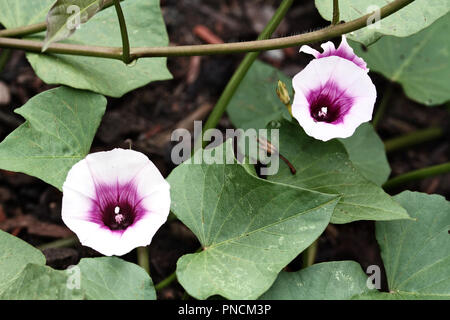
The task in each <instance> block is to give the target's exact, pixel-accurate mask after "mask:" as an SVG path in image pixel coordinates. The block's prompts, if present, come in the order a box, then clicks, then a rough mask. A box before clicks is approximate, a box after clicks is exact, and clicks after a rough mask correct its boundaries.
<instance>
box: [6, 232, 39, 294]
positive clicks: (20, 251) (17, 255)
mask: <svg viewBox="0 0 450 320" xmlns="http://www.w3.org/2000/svg"><path fill="white" fill-rule="evenodd" d="M28 263H36V264H41V265H44V264H45V257H44V255H43V254H42V253H41V252H40V251H39V250H36V249H35V248H33V247H32V246H30V245H29V244H27V243H26V242H24V241H21V240H19V239H18V238H17V237H14V236H12V235H10V234H9V233H6V232H3V231H1V230H0V292H1V291H2V288H4V287H7V286H9V285H10V281H12V279H14V278H15V277H16V276H17V275H18V274H19V273H20V272H22V270H23V269H24V268H25V267H26V265H27V264H28Z"/></svg>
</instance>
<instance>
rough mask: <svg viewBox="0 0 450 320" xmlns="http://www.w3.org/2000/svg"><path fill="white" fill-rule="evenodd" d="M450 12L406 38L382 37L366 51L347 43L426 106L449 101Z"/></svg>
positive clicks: (371, 64) (371, 65)
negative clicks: (449, 37)
mask: <svg viewBox="0 0 450 320" xmlns="http://www.w3.org/2000/svg"><path fill="white" fill-rule="evenodd" d="M449 32H450V14H447V15H446V16H444V17H442V18H440V19H439V20H438V21H436V22H435V23H433V24H432V25H431V26H430V27H428V28H427V29H425V30H423V31H421V32H419V33H417V34H415V35H412V36H410V37H407V38H396V37H383V38H382V39H380V40H379V41H377V42H376V43H375V44H373V45H371V46H370V47H369V48H368V49H367V51H364V50H362V49H361V47H360V46H359V45H358V44H357V43H355V42H350V44H351V46H352V47H353V48H354V49H355V53H356V54H357V55H359V56H360V57H361V58H363V59H364V60H365V61H366V62H367V64H368V66H369V67H370V69H371V70H372V71H376V72H379V73H381V74H382V75H384V76H385V77H386V78H388V79H389V80H391V81H394V82H398V83H400V84H401V85H402V86H403V89H404V91H405V94H406V95H407V96H408V97H409V98H411V99H413V100H415V101H417V102H420V103H423V104H425V105H429V106H431V105H438V104H442V103H444V102H446V101H448V100H450V58H449V54H450V42H449V41H448V34H449Z"/></svg>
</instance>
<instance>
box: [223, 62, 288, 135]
mask: <svg viewBox="0 0 450 320" xmlns="http://www.w3.org/2000/svg"><path fill="white" fill-rule="evenodd" d="M278 80H281V81H283V82H284V83H285V84H286V86H287V88H288V90H289V92H290V93H292V84H291V83H292V81H291V79H289V78H288V77H287V76H286V75H285V74H284V73H282V72H281V71H279V70H278V69H276V68H274V67H272V66H270V65H268V64H266V63H264V62H261V61H255V62H254V63H253V65H252V66H251V67H250V69H249V70H248V72H247V74H246V75H245V77H244V79H242V82H241V84H240V85H239V87H238V89H237V91H236V93H235V94H234V95H233V98H232V99H231V101H230V103H229V104H228V107H227V112H228V116H229V117H230V120H231V122H232V123H233V124H234V125H235V126H236V127H237V128H242V129H249V128H254V129H262V128H265V127H266V125H267V123H269V122H270V121H272V120H277V119H280V118H282V117H285V118H287V119H290V117H291V116H290V115H289V112H288V110H287V108H286V107H285V106H284V105H283V104H282V103H281V101H280V99H279V98H278V96H277V94H276V88H277V82H278Z"/></svg>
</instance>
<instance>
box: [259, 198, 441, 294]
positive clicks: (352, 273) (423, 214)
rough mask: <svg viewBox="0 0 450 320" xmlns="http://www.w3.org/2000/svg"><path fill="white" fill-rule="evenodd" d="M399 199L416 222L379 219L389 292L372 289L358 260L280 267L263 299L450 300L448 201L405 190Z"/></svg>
mask: <svg viewBox="0 0 450 320" xmlns="http://www.w3.org/2000/svg"><path fill="white" fill-rule="evenodd" d="M395 199H396V200H397V201H399V202H400V203H401V204H402V205H403V206H404V207H405V208H406V209H407V210H408V213H409V214H410V215H411V216H412V217H414V218H416V220H415V221H390V222H377V223H376V236H377V240H378V243H379V245H380V248H381V256H382V258H383V262H384V268H385V270H386V274H387V279H388V284H389V293H387V292H380V291H378V290H374V289H368V287H367V285H366V283H367V277H366V276H365V275H364V272H362V270H361V268H360V267H359V265H358V264H357V263H356V262H327V263H320V264H317V265H313V266H311V267H309V268H306V269H304V270H301V271H299V272H294V273H287V272H282V273H281V274H280V275H279V276H278V279H277V280H276V282H275V283H274V285H273V286H272V287H271V288H270V289H269V290H268V291H267V292H266V293H265V294H264V295H263V296H262V297H261V298H262V299H274V300H275V299H369V300H374V299H377V300H386V299H388V300H398V299H400V300H411V299H450V263H449V262H450V237H449V235H448V232H449V230H450V202H449V201H446V200H445V198H444V197H442V196H438V195H427V194H423V193H418V192H410V191H405V192H403V193H401V194H399V195H397V196H395Z"/></svg>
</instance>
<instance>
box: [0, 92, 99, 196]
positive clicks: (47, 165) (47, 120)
mask: <svg viewBox="0 0 450 320" xmlns="http://www.w3.org/2000/svg"><path fill="white" fill-rule="evenodd" d="M105 107H106V99H105V97H103V96H101V95H99V94H96V93H92V92H88V91H80V90H76V89H71V88H67V87H59V88H56V89H52V90H48V91H45V92H43V93H40V94H38V95H37V96H34V97H33V98H31V99H30V100H29V101H28V102H27V103H26V104H25V105H24V106H22V107H21V108H19V109H16V110H15V112H16V113H18V114H20V115H21V116H23V117H24V118H25V119H26V120H27V121H26V122H25V123H24V124H22V125H21V126H19V127H18V128H17V129H16V130H14V131H13V132H12V133H11V134H10V135H8V136H7V137H6V138H5V140H3V142H2V143H0V168H2V169H5V170H11V171H19V172H23V173H26V174H29V175H32V176H35V177H38V178H40V179H42V180H44V181H45V182H47V183H50V184H52V185H54V186H55V187H57V188H59V189H61V188H62V184H63V183H64V180H65V179H66V175H67V172H68V171H69V170H70V168H71V167H72V166H73V165H74V164H75V163H76V162H78V161H80V160H81V159H83V158H84V157H85V156H86V155H87V154H88V153H89V149H90V147H91V143H92V140H93V138H94V135H95V132H96V131H97V128H98V126H99V124H100V121H101V119H102V116H103V114H104V112H105Z"/></svg>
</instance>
